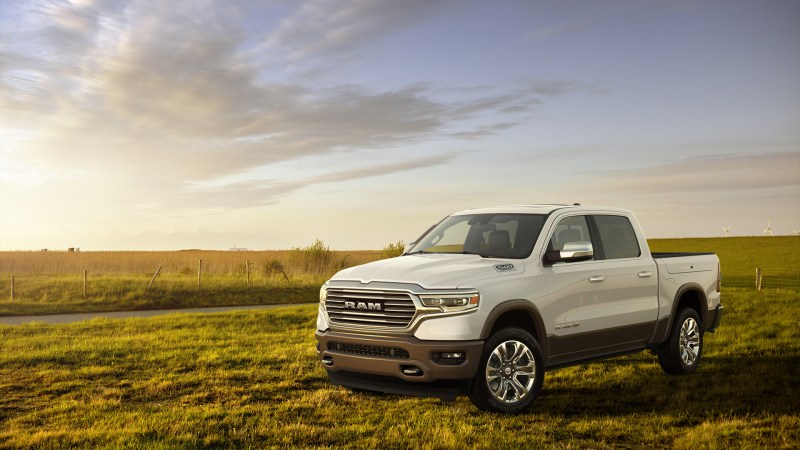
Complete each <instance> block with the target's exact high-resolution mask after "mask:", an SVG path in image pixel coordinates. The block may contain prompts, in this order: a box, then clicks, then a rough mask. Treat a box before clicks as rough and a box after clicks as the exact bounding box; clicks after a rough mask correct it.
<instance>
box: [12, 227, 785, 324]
mask: <svg viewBox="0 0 800 450" xmlns="http://www.w3.org/2000/svg"><path fill="white" fill-rule="evenodd" d="M649 243H650V246H651V248H652V249H653V251H690V252H692V251H712V252H715V253H717V254H718V255H719V257H720V260H721V262H722V272H723V286H724V288H728V287H741V288H753V287H754V286H755V268H756V267H760V268H762V269H763V271H764V282H763V286H764V287H765V288H767V289H790V290H794V291H800V237H798V236H775V237H736V238H693V239H655V240H651V241H649ZM382 257H383V253H382V252H381V251H375V250H365V251H349V252H334V251H330V250H327V247H324V244H322V243H319V242H317V243H315V244H312V245H310V246H309V247H306V248H302V249H294V250H287V251H259V252H255V251H248V252H226V251H199V250H195V251H175V252H73V253H69V252H0V316H9V315H25V314H53V313H68V312H87V311H118V310H143V309H166V308H186V307H200V306H233V305H255V304H279V303H281V304H285V303H307V302H316V301H317V292H318V289H319V286H320V285H321V284H322V283H323V282H324V281H325V280H326V279H328V278H329V277H330V276H331V275H333V274H334V273H335V272H336V271H337V270H339V269H341V268H343V267H349V266H352V265H357V264H363V263H365V262H369V261H375V260H377V259H380V258H382ZM199 260H202V261H203V263H202V269H201V283H200V285H199V286H198V282H197V268H198V262H199ZM248 262H249V264H247V265H246V263H248ZM158 267H160V268H161V271H160V272H159V275H158V277H157V278H156V279H155V281H154V282H153V284H152V286H151V287H150V288H149V289H148V288H147V285H148V283H149V282H150V280H151V279H152V277H153V274H154V273H155V272H156V269H157V268H158ZM246 267H249V273H250V284H249V285H248V284H247V273H248V270H247V269H246ZM84 270H86V271H87V289H86V294H85V295H84V292H83V271H84ZM12 276H13V277H14V281H15V291H14V292H15V295H14V297H15V298H14V300H13V301H12V300H11V278H12Z"/></svg>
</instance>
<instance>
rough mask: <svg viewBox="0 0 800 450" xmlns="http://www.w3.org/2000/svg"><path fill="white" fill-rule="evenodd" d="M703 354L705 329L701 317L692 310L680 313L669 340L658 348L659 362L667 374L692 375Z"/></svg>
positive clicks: (688, 309) (684, 310)
mask: <svg viewBox="0 0 800 450" xmlns="http://www.w3.org/2000/svg"><path fill="white" fill-rule="evenodd" d="M702 354H703V329H702V328H701V326H700V316H698V315H697V311H695V310H694V309H692V308H685V309H682V310H680V311H678V314H677V317H676V318H675V321H674V322H673V323H672V332H670V334H669V339H667V341H666V342H664V343H663V344H661V346H660V347H659V348H658V362H659V364H661V368H662V369H664V371H665V372H667V373H671V374H674V375H685V374H687V373H692V372H694V371H695V370H696V369H697V366H698V365H699V364H700V356H702Z"/></svg>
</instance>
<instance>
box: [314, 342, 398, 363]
mask: <svg viewBox="0 0 800 450" xmlns="http://www.w3.org/2000/svg"><path fill="white" fill-rule="evenodd" d="M328 350H331V351H334V352H341V353H353V354H355V355H367V356H378V357H381V358H396V359H408V351H406V350H405V349H402V348H399V347H381V346H377V345H361V344H345V343H343V342H333V341H331V342H328Z"/></svg>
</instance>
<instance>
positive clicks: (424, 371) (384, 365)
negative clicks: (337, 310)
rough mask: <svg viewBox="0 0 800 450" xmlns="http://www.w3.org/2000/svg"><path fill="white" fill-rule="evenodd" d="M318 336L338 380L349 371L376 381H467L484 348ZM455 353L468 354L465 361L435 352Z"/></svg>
mask: <svg viewBox="0 0 800 450" xmlns="http://www.w3.org/2000/svg"><path fill="white" fill-rule="evenodd" d="M315 336H316V338H317V341H318V344H317V355H318V356H319V359H320V361H321V362H322V363H323V365H324V366H325V369H327V370H328V373H329V374H331V380H332V381H334V382H336V380H335V378H336V376H335V375H337V374H338V375H346V374H348V373H349V374H364V375H374V376H375V377H374V379H375V380H378V379H382V378H383V377H390V378H393V379H396V380H402V381H404V382H410V383H430V382H435V381H438V380H467V379H471V378H472V377H474V376H475V373H476V372H477V370H478V365H479V362H480V357H481V353H482V351H483V341H482V340H476V341H422V340H419V339H417V338H414V337H383V336H381V337H376V336H358V335H351V334H343V333H336V332H333V331H325V332H321V331H317V332H316V333H315ZM454 352H457V353H463V354H464V360H463V362H461V363H460V364H452V361H450V364H448V363H446V362H445V361H442V360H440V361H439V362H437V361H435V358H434V356H435V355H434V354H435V353H454ZM414 369H417V370H414ZM339 378H340V379H341V378H342V377H339ZM361 378H363V377H361ZM337 384H344V383H337ZM346 385H347V384H346ZM352 387H361V386H352ZM364 389H370V388H366V387H365V388H364ZM370 390H381V389H370ZM385 391H386V392H389V391H387V390H385Z"/></svg>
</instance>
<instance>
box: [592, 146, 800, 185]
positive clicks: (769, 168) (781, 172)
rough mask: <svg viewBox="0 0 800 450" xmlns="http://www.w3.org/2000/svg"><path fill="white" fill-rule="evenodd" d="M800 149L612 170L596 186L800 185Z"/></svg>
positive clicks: (702, 157)
mask: <svg viewBox="0 0 800 450" xmlns="http://www.w3.org/2000/svg"><path fill="white" fill-rule="evenodd" d="M798 173H800V153H797V152H772V153H762V154H752V155H719V156H700V157H695V158H686V159H682V160H680V161H675V162H671V163H667V164H661V165H657V166H653V167H644V168H638V169H635V170H625V171H611V172H607V173H605V174H603V175H601V180H600V181H598V182H597V183H596V184H595V186H602V188H603V189H605V190H608V191H626V192H632V191H633V192H636V193H637V194H659V193H670V192H709V191H719V192H724V191H737V190H742V191H744V190H757V189H768V188H785V187H800V178H798Z"/></svg>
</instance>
